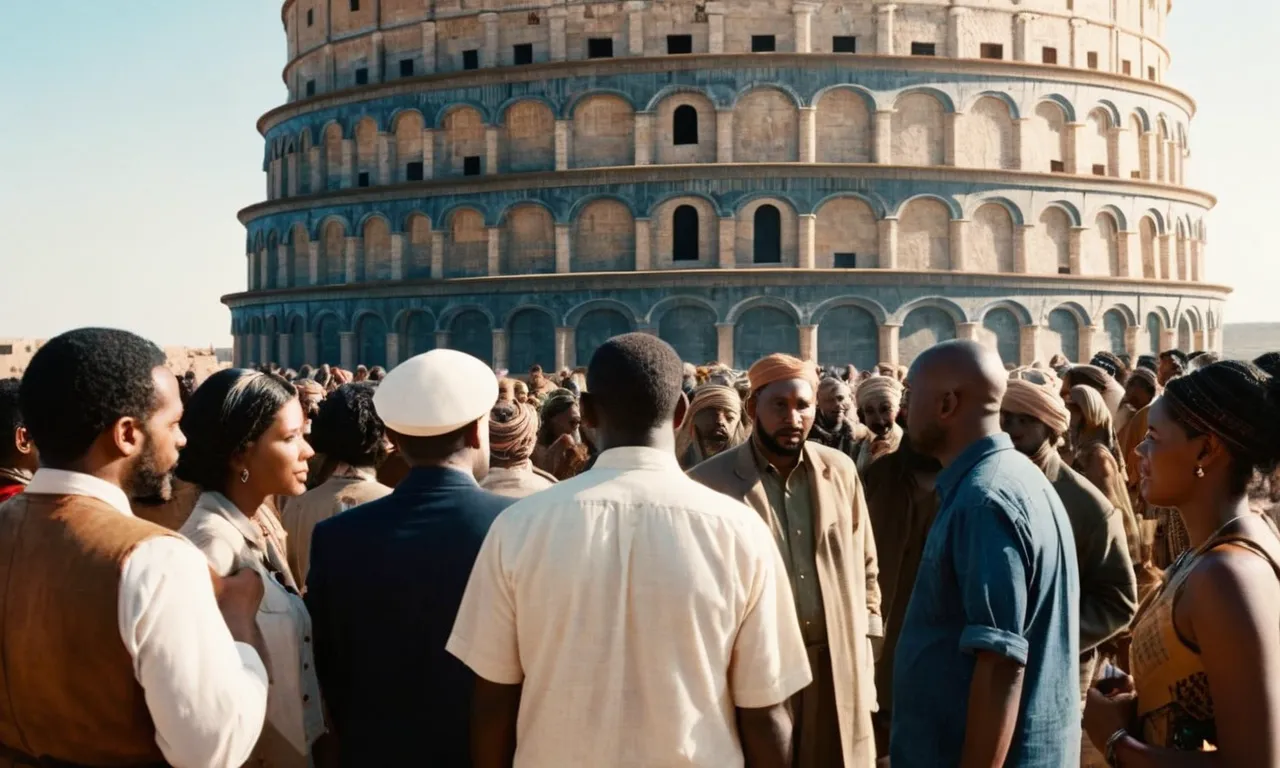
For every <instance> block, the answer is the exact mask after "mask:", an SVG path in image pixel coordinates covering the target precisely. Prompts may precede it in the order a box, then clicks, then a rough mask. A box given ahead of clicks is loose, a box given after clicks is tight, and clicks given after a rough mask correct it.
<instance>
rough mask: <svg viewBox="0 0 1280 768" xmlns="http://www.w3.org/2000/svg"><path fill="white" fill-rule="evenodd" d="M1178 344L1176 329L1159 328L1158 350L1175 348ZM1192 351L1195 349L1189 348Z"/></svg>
mask: <svg viewBox="0 0 1280 768" xmlns="http://www.w3.org/2000/svg"><path fill="white" fill-rule="evenodd" d="M1177 346H1178V331H1177V330H1176V329H1174V328H1161V329H1160V351H1161V352H1164V351H1166V350H1170V349H1176V348H1177ZM1191 351H1192V352H1194V351H1195V350H1191Z"/></svg>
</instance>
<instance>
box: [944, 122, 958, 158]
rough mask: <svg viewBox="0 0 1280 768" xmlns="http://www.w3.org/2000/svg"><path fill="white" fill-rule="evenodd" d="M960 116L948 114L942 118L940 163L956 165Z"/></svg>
mask: <svg viewBox="0 0 1280 768" xmlns="http://www.w3.org/2000/svg"><path fill="white" fill-rule="evenodd" d="M959 134H960V115H959V114H957V113H955V112H948V113H946V114H945V115H943V116H942V153H943V156H942V163H943V165H949V166H952V167H954V166H955V165H956V147H958V146H959V145H960V136H959Z"/></svg>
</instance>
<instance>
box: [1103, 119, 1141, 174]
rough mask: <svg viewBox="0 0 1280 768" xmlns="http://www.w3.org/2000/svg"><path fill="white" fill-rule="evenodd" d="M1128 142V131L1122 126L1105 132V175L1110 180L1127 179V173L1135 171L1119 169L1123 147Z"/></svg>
mask: <svg viewBox="0 0 1280 768" xmlns="http://www.w3.org/2000/svg"><path fill="white" fill-rule="evenodd" d="M1128 141H1129V129H1128V128H1125V127H1124V126H1119V127H1116V128H1112V129H1111V130H1110V131H1108V132H1107V175H1108V176H1111V177H1112V178H1117V179H1120V178H1123V179H1128V178H1129V173H1128V172H1129V171H1130V170H1136V169H1129V168H1121V163H1120V158H1121V156H1122V155H1123V154H1124V145H1125V144H1126V143H1127V142H1128Z"/></svg>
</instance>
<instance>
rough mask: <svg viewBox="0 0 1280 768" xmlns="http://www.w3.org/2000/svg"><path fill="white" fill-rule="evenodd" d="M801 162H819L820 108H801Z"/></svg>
mask: <svg viewBox="0 0 1280 768" xmlns="http://www.w3.org/2000/svg"><path fill="white" fill-rule="evenodd" d="M800 162H802V163H816V162H818V108H817V107H801V108H800Z"/></svg>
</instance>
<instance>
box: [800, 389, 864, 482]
mask: <svg viewBox="0 0 1280 768" xmlns="http://www.w3.org/2000/svg"><path fill="white" fill-rule="evenodd" d="M870 435H871V432H870V431H869V430H868V429H867V428H866V427H864V426H863V425H862V424H861V423H859V421H858V415H857V408H856V407H855V403H854V399H853V390H851V389H850V388H849V385H848V384H846V383H844V381H842V380H840V379H837V378H834V377H827V378H825V379H823V380H822V383H820V384H819V385H818V413H817V415H816V416H815V417H814V420H813V430H812V431H810V432H809V439H810V440H812V441H814V442H817V443H822V444H823V445H825V446H827V447H828V448H835V449H836V450H837V451H840V452H841V453H843V454H845V455H846V456H848V457H849V458H851V459H854V460H855V461H856V460H857V457H858V443H859V441H861V440H865V439H867V438H868V437H869V436H870Z"/></svg>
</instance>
